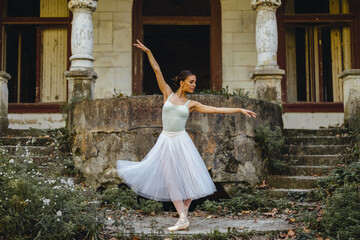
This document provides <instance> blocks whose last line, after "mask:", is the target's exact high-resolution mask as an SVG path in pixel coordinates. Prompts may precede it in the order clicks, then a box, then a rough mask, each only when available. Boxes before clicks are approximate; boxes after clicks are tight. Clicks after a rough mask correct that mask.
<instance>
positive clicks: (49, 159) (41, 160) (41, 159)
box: [8, 153, 72, 164]
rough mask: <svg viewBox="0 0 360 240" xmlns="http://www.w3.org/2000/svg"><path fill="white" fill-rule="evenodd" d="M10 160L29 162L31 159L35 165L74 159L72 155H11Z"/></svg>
mask: <svg viewBox="0 0 360 240" xmlns="http://www.w3.org/2000/svg"><path fill="white" fill-rule="evenodd" d="M8 157H9V158H12V159H14V160H15V161H17V160H25V159H26V160H29V159H30V158H31V159H32V160H33V162H34V163H35V164H42V163H46V162H56V161H59V162H62V159H66V158H72V156H71V155H70V154H66V153H65V154H63V155H56V156H33V155H31V156H16V155H9V156H8Z"/></svg>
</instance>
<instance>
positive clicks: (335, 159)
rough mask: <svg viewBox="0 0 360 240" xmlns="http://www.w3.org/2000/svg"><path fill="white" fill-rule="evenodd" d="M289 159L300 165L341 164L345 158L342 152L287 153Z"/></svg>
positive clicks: (286, 157)
mask: <svg viewBox="0 0 360 240" xmlns="http://www.w3.org/2000/svg"><path fill="white" fill-rule="evenodd" d="M283 157H284V158H285V159H288V160H289V161H293V162H294V164H295V165H298V166H323V165H324V166H336V165H337V164H341V163H342V162H343V159H344V155H342V154H334V155H285V156H283Z"/></svg>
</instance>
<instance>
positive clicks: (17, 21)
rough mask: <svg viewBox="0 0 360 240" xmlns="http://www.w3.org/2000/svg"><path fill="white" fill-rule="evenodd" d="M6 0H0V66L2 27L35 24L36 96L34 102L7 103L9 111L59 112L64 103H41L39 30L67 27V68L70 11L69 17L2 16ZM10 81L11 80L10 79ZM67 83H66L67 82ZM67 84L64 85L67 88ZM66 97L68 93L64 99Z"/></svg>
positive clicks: (69, 44)
mask: <svg viewBox="0 0 360 240" xmlns="http://www.w3.org/2000/svg"><path fill="white" fill-rule="evenodd" d="M5 1H6V0H0V41H1V47H0V56H1V57H0V66H1V70H3V71H4V70H5V69H4V60H5V57H4V55H3V52H4V51H3V48H4V47H5V46H4V37H5V34H4V29H5V26H6V25H35V26H36V29H37V31H36V56H35V57H36V93H35V94H36V96H35V103H8V112H9V113H61V112H62V110H61V107H62V106H63V105H64V104H65V103H41V102H40V96H41V67H42V66H41V57H42V56H41V47H42V40H41V31H42V29H43V28H44V27H45V28H49V27H64V28H67V69H69V68H70V63H71V62H70V60H69V58H70V56H71V21H72V12H71V11H70V10H69V17H3V7H4V2H5ZM10 81H11V80H10ZM67 84H68V83H67ZM67 87H68V86H66V88H67ZM67 98H68V93H67V96H66V99H67Z"/></svg>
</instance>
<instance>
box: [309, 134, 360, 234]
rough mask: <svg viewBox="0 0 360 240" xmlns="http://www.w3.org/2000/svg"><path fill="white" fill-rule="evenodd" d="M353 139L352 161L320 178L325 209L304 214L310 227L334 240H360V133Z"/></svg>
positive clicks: (319, 182) (319, 183)
mask: <svg viewBox="0 0 360 240" xmlns="http://www.w3.org/2000/svg"><path fill="white" fill-rule="evenodd" d="M352 139H353V141H352V146H351V148H349V149H350V150H351V151H352V152H351V153H350V161H349V162H350V164H348V165H345V166H342V167H338V168H336V169H333V170H332V171H331V172H330V174H329V176H328V177H326V178H324V179H321V180H319V181H318V190H319V191H318V194H317V197H318V198H319V199H321V200H323V201H325V206H324V208H323V209H322V210H320V211H318V212H313V213H308V214H307V215H305V216H303V218H304V219H303V220H304V222H306V223H307V224H308V226H309V228H311V229H313V230H315V231H317V232H320V233H322V234H324V235H326V236H328V237H331V239H360V159H359V144H360V143H359V132H354V133H353V136H352ZM354 139H355V140H354Z"/></svg>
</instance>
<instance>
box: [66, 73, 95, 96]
mask: <svg viewBox="0 0 360 240" xmlns="http://www.w3.org/2000/svg"><path fill="white" fill-rule="evenodd" d="M65 77H66V78H67V80H68V83H69V84H68V94H69V97H68V99H69V101H70V100H71V99H74V98H77V99H91V100H94V89H95V80H96V79H97V74H96V72H94V71H93V70H92V69H88V70H70V71H66V72H65Z"/></svg>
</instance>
